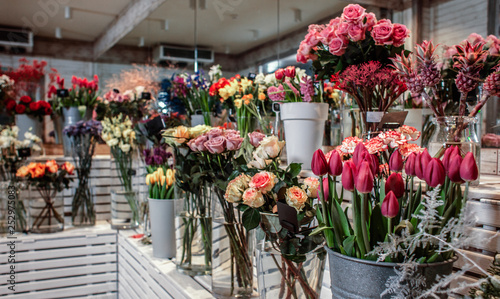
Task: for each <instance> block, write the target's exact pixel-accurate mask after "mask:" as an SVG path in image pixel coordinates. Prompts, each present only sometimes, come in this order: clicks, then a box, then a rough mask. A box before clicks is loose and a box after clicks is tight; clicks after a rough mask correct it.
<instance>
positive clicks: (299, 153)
mask: <svg viewBox="0 0 500 299" xmlns="http://www.w3.org/2000/svg"><path fill="white" fill-rule="evenodd" d="M280 113H281V119H282V120H283V125H284V127H285V141H286V153H287V163H288V164H290V163H302V169H311V160H312V156H313V153H314V151H316V150H317V149H318V148H321V146H322V145H323V137H324V133H325V121H326V120H327V119H328V104H327V103H300V102H299V103H285V104H283V105H281V108H280Z"/></svg>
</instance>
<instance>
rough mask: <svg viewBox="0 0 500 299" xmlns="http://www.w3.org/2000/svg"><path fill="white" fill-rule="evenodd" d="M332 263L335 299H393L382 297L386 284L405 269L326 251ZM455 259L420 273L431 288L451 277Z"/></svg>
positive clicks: (428, 266)
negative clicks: (444, 278) (437, 278)
mask: <svg viewBox="0 0 500 299" xmlns="http://www.w3.org/2000/svg"><path fill="white" fill-rule="evenodd" d="M326 249H327V252H328V257H329V259H330V278H331V289H332V298H338V299H340V298H346V299H369V298H377V299H378V298H390V297H391V294H385V295H384V296H382V297H381V294H382V293H383V292H384V291H385V290H386V282H387V280H388V279H389V277H391V276H395V275H396V272H395V271H394V269H395V268H398V267H400V266H401V264H397V263H385V262H380V263H377V262H374V261H367V260H362V259H357V258H353V257H349V256H346V255H342V254H340V253H338V252H335V251H332V250H331V249H329V248H326ZM455 260H456V258H455V259H451V260H449V261H446V262H440V263H432V264H422V265H419V266H418V268H417V270H416V271H417V273H419V274H420V275H422V276H423V277H424V278H425V280H426V286H428V287H430V286H432V285H433V283H434V282H435V281H436V275H440V276H443V275H449V274H451V272H452V270H453V262H454V261H455ZM438 296H439V298H448V296H447V295H442V296H441V295H438Z"/></svg>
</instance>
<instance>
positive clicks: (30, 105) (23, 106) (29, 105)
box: [5, 96, 52, 121]
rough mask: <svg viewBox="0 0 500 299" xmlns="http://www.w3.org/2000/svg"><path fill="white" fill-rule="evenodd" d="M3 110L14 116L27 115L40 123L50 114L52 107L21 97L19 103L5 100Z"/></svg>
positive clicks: (47, 103)
mask: <svg viewBox="0 0 500 299" xmlns="http://www.w3.org/2000/svg"><path fill="white" fill-rule="evenodd" d="M5 108H6V110H7V112H8V113H10V114H12V115H14V114H27V115H31V116H33V117H36V118H38V119H39V120H40V121H42V119H43V117H44V116H45V115H51V114H52V107H51V106H50V104H49V102H47V101H43V100H42V101H33V99H32V98H31V97H30V96H22V97H21V98H20V99H19V103H16V101H15V100H13V99H7V101H6V102H5Z"/></svg>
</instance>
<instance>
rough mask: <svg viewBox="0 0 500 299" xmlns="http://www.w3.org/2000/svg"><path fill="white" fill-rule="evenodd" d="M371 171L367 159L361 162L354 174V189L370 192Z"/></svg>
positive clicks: (371, 188)
mask: <svg viewBox="0 0 500 299" xmlns="http://www.w3.org/2000/svg"><path fill="white" fill-rule="evenodd" d="M373 181H374V177H373V173H372V171H371V169H370V164H369V163H368V162H367V161H363V162H362V163H361V167H359V170H358V172H357V176H356V182H355V185H356V189H357V190H358V191H359V192H360V193H370V192H371V191H372V190H373Z"/></svg>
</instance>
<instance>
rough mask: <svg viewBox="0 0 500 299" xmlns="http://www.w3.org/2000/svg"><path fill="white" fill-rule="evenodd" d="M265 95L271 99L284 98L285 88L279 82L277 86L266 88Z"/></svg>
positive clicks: (278, 100) (275, 100)
mask: <svg viewBox="0 0 500 299" xmlns="http://www.w3.org/2000/svg"><path fill="white" fill-rule="evenodd" d="M267 95H268V96H269V98H270V99H271V101H274V102H280V101H283V100H284V99H285V89H284V88H283V85H281V84H280V85H278V87H276V86H271V87H269V88H268V89H267Z"/></svg>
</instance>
